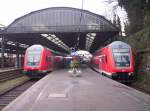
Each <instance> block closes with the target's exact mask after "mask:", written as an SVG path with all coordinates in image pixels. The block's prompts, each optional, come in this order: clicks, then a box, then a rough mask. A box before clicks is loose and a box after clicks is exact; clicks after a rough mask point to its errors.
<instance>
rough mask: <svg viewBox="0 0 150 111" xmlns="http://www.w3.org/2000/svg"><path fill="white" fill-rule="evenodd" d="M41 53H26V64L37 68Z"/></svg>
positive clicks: (31, 51) (30, 51)
mask: <svg viewBox="0 0 150 111" xmlns="http://www.w3.org/2000/svg"><path fill="white" fill-rule="evenodd" d="M40 55H41V51H33V50H29V51H27V64H28V65H29V66H38V65H39V63H40Z"/></svg>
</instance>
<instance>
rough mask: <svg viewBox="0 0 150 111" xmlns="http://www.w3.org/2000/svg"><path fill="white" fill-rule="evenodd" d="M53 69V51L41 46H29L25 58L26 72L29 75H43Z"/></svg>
mask: <svg viewBox="0 0 150 111" xmlns="http://www.w3.org/2000/svg"><path fill="white" fill-rule="evenodd" d="M52 69H53V62H52V52H51V51H50V50H49V49H47V48H45V47H43V46H41V45H32V46H31V47H29V48H27V50H26V54H25V59H24V72H25V73H26V75H29V76H38V75H40V76H41V75H43V73H46V72H48V71H51V70H52Z"/></svg>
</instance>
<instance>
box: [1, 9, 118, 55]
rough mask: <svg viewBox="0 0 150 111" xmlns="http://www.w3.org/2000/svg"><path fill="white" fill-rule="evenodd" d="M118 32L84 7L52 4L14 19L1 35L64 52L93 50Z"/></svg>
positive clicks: (16, 40) (106, 21)
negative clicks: (73, 49) (52, 6)
mask: <svg viewBox="0 0 150 111" xmlns="http://www.w3.org/2000/svg"><path fill="white" fill-rule="evenodd" d="M118 32H119V30H118V28H116V27H115V26H114V25H112V24H111V23H110V22H109V21H108V20H106V19H105V18H104V17H103V16H100V15H97V14H94V13H91V12H89V11H86V10H80V9H75V8H68V7H55V8H47V9H42V10H38V11H34V12H31V13H29V14H27V15H25V16H22V17H20V18H18V19H16V20H15V21H14V22H13V23H11V24H10V25H9V26H8V27H7V28H6V29H5V30H3V31H2V32H1V35H4V37H5V38H6V39H7V40H8V41H9V40H10V41H14V42H19V43H21V44H26V45H28V46H30V45H32V44H42V45H44V46H46V47H48V48H50V49H53V50H56V51H60V52H65V53H66V52H69V48H71V47H77V48H78V49H82V50H89V51H90V52H94V51H95V50H97V49H98V48H99V47H101V46H103V45H104V44H106V43H107V41H108V40H109V41H110V40H112V39H113V38H114V36H115V35H116V34H118ZM50 36H52V37H50ZM55 38H57V39H56V40H54V39H55Z"/></svg>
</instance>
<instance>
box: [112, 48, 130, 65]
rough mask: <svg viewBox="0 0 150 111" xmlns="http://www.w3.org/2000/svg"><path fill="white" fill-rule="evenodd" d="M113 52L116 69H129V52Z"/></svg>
mask: <svg viewBox="0 0 150 111" xmlns="http://www.w3.org/2000/svg"><path fill="white" fill-rule="evenodd" d="M119 50H120V52H119V51H115V52H113V56H114V61H115V64H116V66H117V67H130V52H129V51H128V52H125V51H124V50H123V51H121V49H119Z"/></svg>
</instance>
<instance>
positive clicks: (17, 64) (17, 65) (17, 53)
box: [15, 43, 20, 68]
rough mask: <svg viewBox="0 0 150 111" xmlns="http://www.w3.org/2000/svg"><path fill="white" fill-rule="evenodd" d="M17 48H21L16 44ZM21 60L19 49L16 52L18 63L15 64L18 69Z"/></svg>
mask: <svg viewBox="0 0 150 111" xmlns="http://www.w3.org/2000/svg"><path fill="white" fill-rule="evenodd" d="M16 47H17V48H18V47H19V43H16ZM19 63H20V60H19V50H18V49H17V50H16V63H15V67H16V68H19V67H20V64H19Z"/></svg>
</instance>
